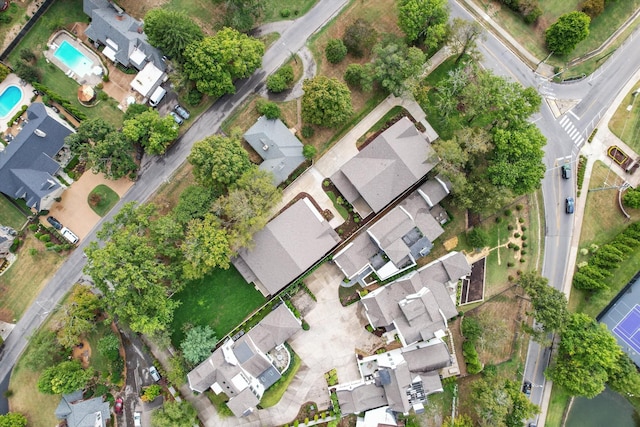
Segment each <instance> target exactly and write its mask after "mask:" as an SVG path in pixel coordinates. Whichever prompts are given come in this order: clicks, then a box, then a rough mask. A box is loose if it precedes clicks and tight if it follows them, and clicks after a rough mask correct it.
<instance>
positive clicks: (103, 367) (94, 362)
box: [87, 322, 113, 375]
mask: <svg viewBox="0 0 640 427" xmlns="http://www.w3.org/2000/svg"><path fill="white" fill-rule="evenodd" d="M112 333H113V332H112V331H111V327H110V326H107V325H105V324H104V322H96V329H95V330H94V331H93V332H92V333H91V334H89V335H88V336H87V341H88V342H89V346H90V347H91V357H90V358H89V364H90V365H91V368H93V369H95V370H96V371H98V372H100V373H101V374H102V373H105V375H106V374H108V373H109V367H110V366H111V365H110V362H109V359H107V358H106V357H103V356H102V355H101V354H100V352H99V351H98V341H100V339H102V338H103V337H105V336H107V335H109V334H112Z"/></svg>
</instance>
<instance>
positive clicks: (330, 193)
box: [326, 191, 349, 219]
mask: <svg viewBox="0 0 640 427" xmlns="http://www.w3.org/2000/svg"><path fill="white" fill-rule="evenodd" d="M326 193H327V196H328V197H329V198H330V199H331V201H332V202H333V207H334V208H336V210H337V211H338V213H339V214H340V216H342V218H344V219H347V218H349V212H348V211H347V209H346V208H345V207H344V206H343V205H341V204H339V203H338V199H337V197H336V195H335V194H334V193H333V191H327V192H326Z"/></svg>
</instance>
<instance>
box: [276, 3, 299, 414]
mask: <svg viewBox="0 0 640 427" xmlns="http://www.w3.org/2000/svg"><path fill="white" fill-rule="evenodd" d="M280 16H281V17H283V18H288V17H289V16H291V11H290V10H289V9H282V10H281V11H280ZM297 425H298V424H296V426H297Z"/></svg>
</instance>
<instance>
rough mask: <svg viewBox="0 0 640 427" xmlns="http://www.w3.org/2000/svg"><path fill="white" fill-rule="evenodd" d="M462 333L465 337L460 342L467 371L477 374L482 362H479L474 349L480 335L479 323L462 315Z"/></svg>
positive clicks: (480, 369)
mask: <svg viewBox="0 0 640 427" xmlns="http://www.w3.org/2000/svg"><path fill="white" fill-rule="evenodd" d="M462 335H463V336H464V337H465V341H464V343H462V355H463V356H464V360H465V363H466V364H467V372H469V373H470V374H477V373H478V372H480V371H482V362H480V357H479V356H478V351H477V350H476V341H477V340H478V338H480V336H481V335H482V327H481V326H480V323H478V321H477V320H476V319H474V318H473V317H468V316H465V317H463V318H462Z"/></svg>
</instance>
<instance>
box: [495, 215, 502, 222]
mask: <svg viewBox="0 0 640 427" xmlns="http://www.w3.org/2000/svg"><path fill="white" fill-rule="evenodd" d="M501 222H502V217H501V216H497V217H496V224H500V223H501Z"/></svg>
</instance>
